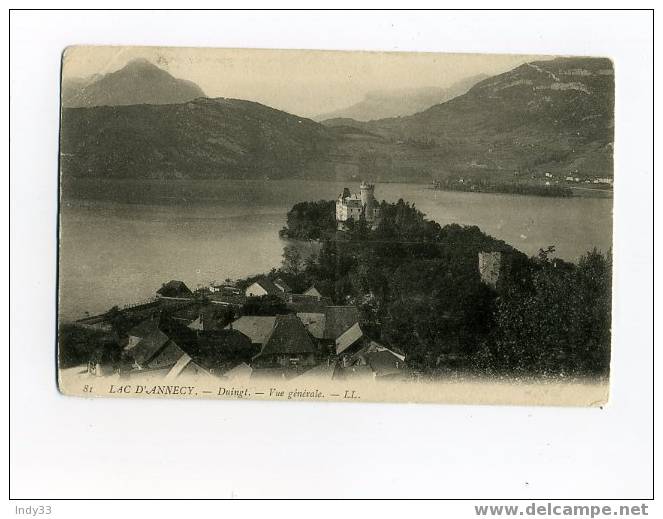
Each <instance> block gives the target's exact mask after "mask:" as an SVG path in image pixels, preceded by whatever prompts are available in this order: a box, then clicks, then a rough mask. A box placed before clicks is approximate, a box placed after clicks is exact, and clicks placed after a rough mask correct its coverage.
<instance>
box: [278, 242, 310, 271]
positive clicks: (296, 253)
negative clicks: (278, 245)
mask: <svg viewBox="0 0 663 519" xmlns="http://www.w3.org/2000/svg"><path fill="white" fill-rule="evenodd" d="M304 265H305V260H304V258H303V257H302V253H301V251H300V250H299V249H298V248H297V247H296V246H294V245H286V246H285V247H284V248H283V270H284V271H285V272H287V273H288V274H291V275H293V276H298V275H299V274H300V273H301V271H302V269H303V268H304Z"/></svg>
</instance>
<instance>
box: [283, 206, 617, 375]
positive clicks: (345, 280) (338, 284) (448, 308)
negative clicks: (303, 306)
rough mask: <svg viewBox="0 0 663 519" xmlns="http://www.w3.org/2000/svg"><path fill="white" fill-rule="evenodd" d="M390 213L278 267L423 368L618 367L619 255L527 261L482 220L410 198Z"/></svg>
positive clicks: (559, 371)
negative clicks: (493, 262) (424, 208)
mask: <svg viewBox="0 0 663 519" xmlns="http://www.w3.org/2000/svg"><path fill="white" fill-rule="evenodd" d="M381 215H382V219H381V221H380V223H379V225H378V227H377V228H376V229H373V230H371V228H370V226H369V225H367V223H366V222H364V221H363V220H359V221H357V222H353V223H350V225H349V226H348V230H347V232H345V233H343V234H342V235H339V236H336V237H335V238H334V239H327V240H324V243H323V246H322V249H321V250H320V252H319V254H318V255H316V256H312V257H308V258H306V259H304V260H302V258H301V257H300V256H298V255H297V253H296V252H295V251H294V250H290V251H288V249H286V252H285V254H284V264H283V267H282V268H281V269H280V270H278V271H276V272H275V274H276V275H280V276H283V277H284V278H285V279H286V280H287V281H288V283H289V284H291V286H297V287H305V286H309V285H311V284H315V286H316V287H318V289H320V290H321V291H322V292H323V293H324V294H325V295H328V296H329V297H331V298H332V299H333V301H334V302H335V303H336V304H355V305H357V306H358V307H359V308H360V310H361V312H362V316H363V319H364V323H363V324H364V327H365V328H366V330H367V332H368V333H369V334H370V335H371V336H372V337H373V338H375V339H376V340H380V341H383V342H385V343H387V344H391V345H394V346H396V347H398V348H400V349H402V350H404V351H405V352H406V353H407V355H408V362H409V363H410V364H411V365H412V366H413V367H415V368H419V369H420V370H421V371H422V372H424V373H429V374H435V373H439V372H441V371H444V370H447V369H460V370H463V371H471V372H478V373H481V374H515V375H523V376H527V375H550V376H566V375H569V376H573V375H577V376H585V375H589V376H594V375H605V374H606V373H607V371H608V369H609V352H610V302H611V285H610V276H611V262H610V258H609V257H606V256H604V255H602V254H601V253H599V252H597V251H592V252H590V253H588V254H587V255H585V256H584V257H583V258H582V259H581V261H580V262H579V264H578V265H575V264H572V263H568V262H565V261H563V260H560V259H557V258H553V253H554V248H552V247H551V248H549V249H548V250H545V251H541V252H540V254H539V256H538V257H535V258H528V257H527V256H525V255H524V254H522V253H521V252H519V251H517V250H515V249H513V248H512V247H511V246H509V245H508V244H506V243H504V242H503V241H500V240H496V239H495V238H492V237H490V236H488V235H486V234H485V233H483V232H481V230H480V229H479V228H477V227H475V226H460V225H456V224H452V225H447V226H444V227H441V226H440V225H439V224H437V223H436V222H433V221H429V220H427V219H426V218H425V215H424V214H423V213H421V212H420V211H419V210H418V209H416V207H415V206H414V205H410V204H408V203H407V202H404V201H403V200H399V201H398V202H397V203H395V204H389V203H386V202H383V203H382V204H381ZM485 251H498V252H501V253H502V257H503V265H502V268H501V271H500V278H499V281H498V283H497V285H496V286H495V287H491V286H489V285H488V284H486V283H484V282H482V280H481V277H480V274H479V270H478V254H479V252H485ZM294 266H296V268H295V267H294Z"/></svg>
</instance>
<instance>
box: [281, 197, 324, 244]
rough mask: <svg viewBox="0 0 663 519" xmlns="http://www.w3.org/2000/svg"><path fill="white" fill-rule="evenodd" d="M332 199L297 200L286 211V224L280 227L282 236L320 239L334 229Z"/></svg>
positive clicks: (299, 238) (298, 238) (296, 238)
mask: <svg viewBox="0 0 663 519" xmlns="http://www.w3.org/2000/svg"><path fill="white" fill-rule="evenodd" d="M335 204H336V203H335V202H334V201H333V200H318V201H317V202H299V203H297V204H295V205H294V206H293V208H292V209H290V211H288V216H287V224H286V226H285V227H284V228H283V229H281V231H280V233H279V234H280V235H281V237H283V238H292V239H295V240H320V239H322V238H325V237H329V236H330V234H333V233H334V231H335V230H336V212H335V207H336V205H335Z"/></svg>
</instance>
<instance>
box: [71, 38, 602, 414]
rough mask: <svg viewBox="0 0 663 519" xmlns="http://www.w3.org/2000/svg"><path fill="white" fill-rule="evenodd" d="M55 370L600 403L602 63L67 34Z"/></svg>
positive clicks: (246, 391) (81, 375) (114, 385)
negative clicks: (164, 43) (192, 44)
mask: <svg viewBox="0 0 663 519" xmlns="http://www.w3.org/2000/svg"><path fill="white" fill-rule="evenodd" d="M61 103H62V111H61V130H60V217H59V218H60V221H59V237H60V254H59V307H58V308H59V309H58V319H59V324H58V362H59V387H60V390H61V391H62V392H64V393H66V394H73V395H88V396H123V397H126V396H143V397H149V396H171V397H178V398H183V397H208V398H264V399H308V400H342V401H352V400H359V399H361V400H370V401H414V402H452V403H453V402H464V403H516V404H517V403H528V404H532V403H533V404H560V405H565V404H569V405H601V404H603V403H605V401H606V399H607V397H608V380H609V371H610V344H611V332H610V330H611V276H612V255H611V246H612V193H613V129H614V116H613V111H614V108H613V105H614V70H613V65H612V62H611V61H610V59H607V58H603V57H569V56H563V57H559V56H523V55H486V54H439V53H376V52H324V51H313V50H297V51H294V50H293V51H288V50H239V49H193V48H150V47H93V46H74V47H70V48H67V49H66V50H65V51H64V53H63V57H62V89H61Z"/></svg>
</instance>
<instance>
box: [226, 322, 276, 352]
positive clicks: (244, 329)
mask: <svg viewBox="0 0 663 519" xmlns="http://www.w3.org/2000/svg"><path fill="white" fill-rule="evenodd" d="M275 322H276V316H275V315H243V316H242V317H240V318H239V319H237V320H235V321H233V322H232V323H230V324H229V325H228V326H226V329H227V330H236V331H238V332H240V333H243V334H244V335H246V336H247V337H248V338H249V340H250V341H251V344H254V345H256V346H259V347H262V345H263V344H265V342H267V339H268V338H269V335H270V333H271V332H272V329H273V328H274V323H275Z"/></svg>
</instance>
